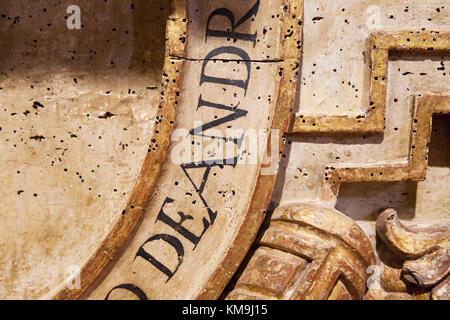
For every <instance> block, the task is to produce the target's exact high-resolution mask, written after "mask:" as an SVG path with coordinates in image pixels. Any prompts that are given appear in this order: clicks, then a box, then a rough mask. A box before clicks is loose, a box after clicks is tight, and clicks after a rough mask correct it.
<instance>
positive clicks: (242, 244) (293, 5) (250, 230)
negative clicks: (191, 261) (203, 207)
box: [196, 0, 303, 300]
mask: <svg viewBox="0 0 450 320" xmlns="http://www.w3.org/2000/svg"><path fill="white" fill-rule="evenodd" d="M302 24H303V0H285V17H284V25H283V33H282V39H283V56H282V68H283V75H282V77H281V81H280V85H279V89H278V96H277V102H276V106H275V110H274V113H273V120H272V126H271V129H272V130H278V132H279V133H280V143H279V146H280V149H279V151H280V153H281V151H282V148H283V145H284V144H283V137H282V134H283V133H284V132H286V131H287V129H288V126H289V120H290V119H289V114H290V113H291V112H292V106H293V104H294V100H295V95H296V87H297V76H298V72H299V70H300V56H301V44H302V28H303V26H302ZM270 141H271V136H270V135H269V137H268V147H267V150H270V149H271V148H270ZM262 169H263V168H260V172H259V175H258V178H257V181H256V184H255V189H254V192H253V195H252V197H251V200H250V204H249V207H248V210H247V212H246V213H245V220H244V222H243V223H242V225H241V227H240V229H239V231H238V233H237V236H236V237H235V238H234V240H233V243H232V244H231V246H230V248H229V250H228V252H227V254H226V256H225V258H224V259H223V261H222V263H221V264H220V266H219V267H218V268H217V269H216V270H215V271H214V273H213V275H212V276H211V277H210V279H209V280H208V282H207V283H206V285H205V286H204V287H203V288H202V290H201V292H200V293H199V295H198V296H197V297H196V299H199V300H200V299H202V300H204V299H208V300H211V299H217V298H218V297H219V296H220V294H221V293H222V291H223V290H224V288H225V286H226V285H227V284H228V282H229V281H230V279H231V277H232V276H233V274H234V273H235V272H236V270H237V269H238V267H239V265H240V264H241V262H242V260H243V259H244V257H245V255H246V254H247V251H248V250H249V248H250V246H251V245H252V243H253V241H254V240H255V238H256V235H257V233H258V230H259V228H260V226H261V223H262V222H263V220H264V218H265V212H266V209H267V207H268V205H269V201H270V196H271V194H272V189H273V186H274V184H275V178H276V174H274V175H263V174H262V173H261V170H262Z"/></svg>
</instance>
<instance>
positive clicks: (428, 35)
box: [291, 31, 450, 134]
mask: <svg viewBox="0 0 450 320" xmlns="http://www.w3.org/2000/svg"><path fill="white" fill-rule="evenodd" d="M369 40H370V41H369V42H370V58H371V65H370V72H371V75H370V92H369V105H368V106H367V107H366V111H365V112H364V113H363V114H360V115H357V116H346V115H342V116H334V115H333V116H329V115H311V114H301V113H298V114H296V115H295V116H294V120H293V126H292V130H291V132H292V133H357V134H366V133H381V132H383V131H384V128H385V121H386V118H385V117H386V92H387V84H388V62H389V52H390V51H396V52H448V51H449V49H450V32H439V31H403V32H389V33H388V32H380V33H374V34H372V35H371V36H370V39H369Z"/></svg>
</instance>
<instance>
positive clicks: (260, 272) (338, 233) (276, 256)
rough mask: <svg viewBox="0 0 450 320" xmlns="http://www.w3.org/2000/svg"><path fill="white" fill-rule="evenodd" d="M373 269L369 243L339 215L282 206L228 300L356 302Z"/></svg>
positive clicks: (314, 207)
mask: <svg viewBox="0 0 450 320" xmlns="http://www.w3.org/2000/svg"><path fill="white" fill-rule="evenodd" d="M374 263H375V254H374V251H373V249H372V246H371V244H370V241H369V239H368V238H367V237H366V235H365V234H364V232H363V231H362V230H361V229H360V228H359V227H358V226H357V225H356V223H354V222H353V221H352V220H351V219H350V218H348V217H346V216H344V215H343V214H341V213H340V212H339V211H337V210H335V209H333V208H329V207H324V206H318V205H313V204H292V205H287V206H282V207H279V208H277V209H276V210H275V211H274V213H273V216H272V219H271V222H270V225H269V227H268V228H267V230H265V232H264V234H263V236H262V238H261V240H260V242H259V247H258V249H257V250H256V252H255V253H254V255H253V256H252V257H251V259H250V261H249V263H248V265H247V266H246V267H245V269H244V271H243V273H242V275H241V277H240V279H239V280H238V282H237V284H236V287H235V288H234V290H233V291H231V292H230V294H229V295H228V296H227V299H283V300H284V299H293V300H311V299H312V300H316V299H361V298H362V297H363V296H364V293H365V291H366V283H365V281H366V279H367V274H366V269H367V267H368V266H370V265H373V264H374Z"/></svg>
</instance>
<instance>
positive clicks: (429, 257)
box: [366, 209, 450, 300]
mask: <svg viewBox="0 0 450 320" xmlns="http://www.w3.org/2000/svg"><path fill="white" fill-rule="evenodd" d="M377 234H378V235H379V237H380V238H381V239H382V241H383V242H384V243H385V244H386V246H387V247H388V248H389V250H390V251H391V252H392V253H394V254H395V256H397V257H399V258H402V259H404V262H403V266H402V269H401V270H400V269H393V268H390V267H388V266H384V270H383V273H382V275H381V284H382V287H383V288H382V290H381V291H384V292H383V293H380V292H377V293H374V292H375V291H376V290H369V293H368V295H367V296H366V299H392V298H398V297H399V296H403V297H407V296H408V295H412V294H414V295H415V294H419V295H420V294H422V295H426V296H427V297H428V298H429V296H430V291H431V298H432V299H436V300H439V299H443V300H448V299H449V298H450V286H449V280H448V275H449V272H450V226H449V225H435V226H432V227H427V228H421V227H415V226H406V225H404V224H403V223H402V222H401V221H400V220H399V219H398V216H397V213H396V212H395V210H393V209H388V210H385V211H384V212H383V213H382V214H380V216H379V217H378V219H377ZM387 291H391V292H396V293H395V294H394V293H389V294H388V293H386V292H387ZM416 298H417V296H416Z"/></svg>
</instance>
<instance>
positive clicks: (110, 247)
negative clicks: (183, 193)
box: [53, 0, 187, 300]
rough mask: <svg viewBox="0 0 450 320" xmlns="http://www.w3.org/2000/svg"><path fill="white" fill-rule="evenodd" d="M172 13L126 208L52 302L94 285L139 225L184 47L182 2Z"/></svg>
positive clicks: (169, 123) (169, 124)
mask: <svg viewBox="0 0 450 320" xmlns="http://www.w3.org/2000/svg"><path fill="white" fill-rule="evenodd" d="M171 1H172V10H173V12H172V14H171V16H170V17H169V19H168V21H167V26H166V53H165V59H164V66H163V73H162V92H161V102H160V105H159V109H158V112H157V116H156V121H155V127H154V129H153V135H152V137H153V138H152V141H151V144H150V145H149V147H148V153H147V156H146V158H145V160H144V163H143V166H142V169H141V173H140V176H139V178H138V181H137V182H136V184H135V186H134V188H133V191H132V194H131V196H130V198H129V200H128V203H127V206H126V208H125V210H124V211H123V213H122V215H121V217H120V218H119V220H118V221H117V222H116V224H115V225H114V227H113V228H112V230H111V231H110V233H109V234H108V235H107V237H106V238H105V240H104V241H103V243H102V244H101V246H100V247H99V248H98V249H97V251H96V252H95V253H94V254H93V255H92V256H91V257H90V259H89V260H88V262H87V263H86V264H85V265H84V266H83V268H82V270H81V273H80V279H81V286H80V288H79V289H69V288H63V289H62V290H61V291H59V292H58V294H56V296H55V297H54V298H53V299H55V300H62V299H77V298H79V297H80V296H81V295H82V294H83V293H84V292H85V291H86V290H87V289H88V288H89V287H90V286H91V285H93V284H94V282H95V281H96V280H98V277H99V276H100V274H101V272H102V271H103V270H104V269H105V268H106V267H107V265H108V264H109V263H110V262H111V261H112V260H113V259H114V257H116V255H117V254H118V252H119V250H120V249H121V247H122V246H123V245H124V244H125V243H126V241H127V240H128V238H129V237H130V235H131V234H132V233H133V231H134V230H135V228H136V227H137V225H138V224H139V222H140V221H141V218H142V214H143V212H144V209H145V207H146V205H147V202H148V200H149V197H150V194H151V192H152V190H153V188H154V186H155V184H156V181H157V179H158V177H159V174H160V172H161V168H162V166H163V164H164V160H165V157H166V151H167V148H168V146H169V143H170V137H171V134H172V130H173V127H174V122H175V114H176V109H177V104H178V95H179V87H180V82H181V74H182V71H183V66H184V60H183V59H179V58H176V57H182V56H184V52H185V47H186V30H187V21H186V7H185V3H184V0H171Z"/></svg>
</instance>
